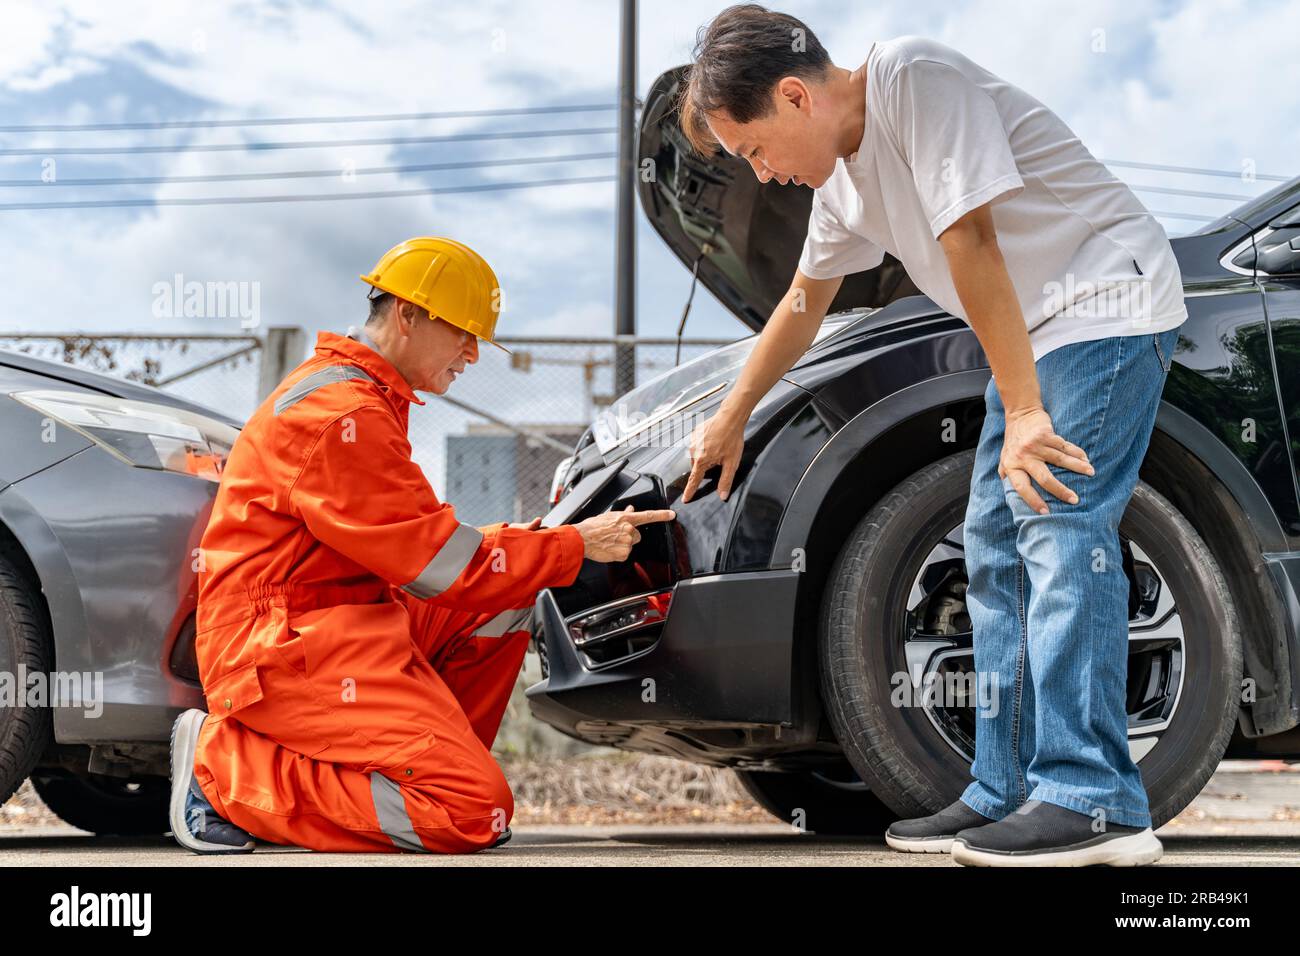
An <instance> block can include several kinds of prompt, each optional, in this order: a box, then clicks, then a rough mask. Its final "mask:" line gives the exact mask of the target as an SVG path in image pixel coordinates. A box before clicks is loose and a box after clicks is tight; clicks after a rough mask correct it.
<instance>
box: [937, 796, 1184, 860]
mask: <svg viewBox="0 0 1300 956" xmlns="http://www.w3.org/2000/svg"><path fill="white" fill-rule="evenodd" d="M1097 824H1098V821H1097V820H1095V819H1094V818H1093V817H1092V816H1091V815H1090V814H1087V813H1082V812H1080V811H1078V810H1071V809H1069V808H1068V807H1059V806H1057V805H1056V804H1054V803H1044V802H1042V801H1040V800H1027V801H1025V803H1023V804H1022V805H1021V806H1020V808H1019V809H1018V810H1016V812H1015V813H1010V814H1008V815H1007V816H1005V817H1003V818H1002V819H1001V820H999V821H998V822H997V823H996V824H995V825H993V826H984V827H979V828H978V829H971V830H963V831H962V832H961V833H958V834H957V835H956V836H955V837H954V838H953V843H952V859H953V862H954V863H960V864H961V865H962V866H1098V865H1105V866H1145V865H1146V864H1148V863H1154V862H1156V860H1158V859H1160V857H1161V855H1163V853H1164V846H1163V845H1162V844H1161V843H1160V839H1159V838H1158V837H1157V836H1156V835H1155V833H1154V832H1153V831H1152V829H1151V828H1150V827H1130V826H1125V825H1124V824H1120V823H1107V824H1105V825H1104V826H1103V827H1102V828H1101V829H1097Z"/></svg>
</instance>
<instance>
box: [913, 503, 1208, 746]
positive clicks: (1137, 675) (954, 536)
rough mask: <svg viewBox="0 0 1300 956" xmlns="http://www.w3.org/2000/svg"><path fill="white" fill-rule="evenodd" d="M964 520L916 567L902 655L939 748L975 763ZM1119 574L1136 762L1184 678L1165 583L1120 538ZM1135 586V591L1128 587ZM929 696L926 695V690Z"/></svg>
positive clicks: (1166, 719)
mask: <svg viewBox="0 0 1300 956" xmlns="http://www.w3.org/2000/svg"><path fill="white" fill-rule="evenodd" d="M963 530H964V522H963V523H961V524H958V525H956V526H955V527H954V528H953V529H952V530H951V531H949V532H948V533H947V534H945V535H944V536H943V537H942V538H941V539H940V540H939V541H938V542H936V543H935V544H934V545H933V546H932V547H931V549H930V551H929V553H928V554H927V555H926V557H925V559H924V560H923V561H922V562H921V566H920V569H919V570H918V571H917V573H916V576H915V578H914V579H913V581H912V585H911V589H910V590H909V592H908V596H907V604H906V612H905V614H904V623H903V635H902V638H903V656H904V661H905V663H906V667H907V674H906V677H905V679H906V680H907V681H908V682H909V683H910V685H911V687H910V690H911V692H912V696H913V699H914V700H918V701H920V702H921V710H922V712H923V713H924V714H925V716H926V719H927V721H928V722H929V724H930V725H931V727H933V729H934V730H935V731H936V732H937V733H938V734H939V736H940V737H941V738H942V739H943V741H944V743H945V744H946V745H947V746H948V747H949V748H951V749H952V750H953V751H954V752H956V753H957V754H958V755H959V756H960V757H961V758H962V759H963V760H965V761H966V762H967V763H968V764H969V763H971V762H973V760H974V758H975V736H974V734H975V721H976V716H975V707H974V706H973V704H974V703H975V702H973V701H971V700H970V695H969V693H966V691H969V690H971V689H972V685H973V689H975V690H976V692H978V688H979V682H978V679H977V675H975V676H972V675H973V672H974V645H973V642H972V634H971V625H970V618H969V615H968V614H966V610H965V585H966V569H965V545H964V539H963ZM1120 546H1121V550H1122V551H1123V552H1124V563H1125V567H1126V570H1128V569H1130V568H1131V571H1132V577H1131V578H1130V592H1131V593H1130V606H1132V604H1133V603H1134V602H1133V596H1134V594H1133V592H1136V598H1137V600H1136V604H1137V609H1136V611H1135V612H1134V613H1132V614H1131V615H1130V617H1129V645H1128V646H1129V658H1128V683H1127V689H1126V693H1125V704H1126V709H1127V712H1128V745H1129V754H1130V755H1131V756H1132V758H1133V760H1134V762H1140V761H1141V760H1142V759H1144V758H1145V757H1146V756H1147V755H1149V754H1150V753H1151V751H1152V750H1154V749H1155V748H1156V746H1157V745H1158V744H1159V742H1160V739H1161V737H1162V736H1163V735H1164V733H1165V732H1166V731H1167V730H1168V728H1169V726H1170V725H1171V723H1172V722H1173V719H1174V715H1175V714H1176V713H1177V711H1178V706H1179V702H1180V700H1181V697H1182V684H1183V677H1184V674H1185V673H1186V659H1185V655H1186V641H1185V636H1184V633H1183V622H1182V617H1181V615H1180V614H1179V611H1178V606H1177V603H1176V601H1175V600H1174V595H1173V593H1172V590H1171V589H1170V587H1169V585H1168V583H1167V580H1166V577H1165V576H1164V575H1163V574H1162V573H1161V572H1160V569H1159V568H1158V567H1157V566H1156V564H1155V562H1154V561H1152V560H1151V559H1150V557H1149V556H1148V555H1147V553H1146V552H1145V551H1144V550H1143V549H1142V548H1141V546H1140V545H1138V544H1137V543H1136V542H1134V541H1131V540H1130V539H1128V538H1127V537H1125V536H1124V535H1122V534H1121V535H1120ZM1134 582H1135V583H1136V587H1135V586H1134ZM928 691H929V692H928Z"/></svg>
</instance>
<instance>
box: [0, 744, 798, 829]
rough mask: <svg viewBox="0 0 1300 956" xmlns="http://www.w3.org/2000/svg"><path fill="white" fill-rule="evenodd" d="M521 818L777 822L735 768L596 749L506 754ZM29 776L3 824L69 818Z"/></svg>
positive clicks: (0, 811)
mask: <svg viewBox="0 0 1300 956" xmlns="http://www.w3.org/2000/svg"><path fill="white" fill-rule="evenodd" d="M502 767H503V768H504V770H505V773H506V779H507V780H509V781H510V786H511V789H512V790H514V794H515V817H514V818H515V820H516V821H517V822H519V823H533V824H543V823H567V824H588V823H589V824H601V823H604V824H625V823H632V824H639V823H645V824H652V823H772V822H774V818H773V817H772V816H770V815H769V814H768V813H767V812H766V811H764V810H762V809H761V808H760V807H758V805H756V804H755V803H754V801H753V799H752V798H751V797H750V796H749V794H748V793H746V792H745V791H744V789H743V788H742V787H741V786H740V784H739V783H738V782H737V780H736V778H735V776H733V775H732V773H731V771H729V770H718V769H715V768H712V767H700V766H696V765H695V764H689V763H686V762H685V761H681V760H672V759H670V758H668V757H651V756H639V755H635V754H623V753H612V754H606V753H593V754H584V755H578V756H572V757H549V758H537V757H533V758H523V757H508V756H507V757H503V758H502ZM62 825H63V824H62V821H60V820H59V818H58V817H56V816H55V815H54V814H53V813H51V812H50V811H49V809H47V808H46V806H45V804H44V803H42V802H41V798H40V797H38V796H37V795H36V791H35V790H34V789H32V785H31V782H30V781H28V782H25V783H24V784H23V785H22V786H21V787H20V788H19V789H18V792H17V793H15V794H14V795H13V797H12V798H11V799H10V800H9V801H8V802H7V803H5V804H4V805H2V806H0V829H6V828H17V827H23V828H26V827H46V826H62Z"/></svg>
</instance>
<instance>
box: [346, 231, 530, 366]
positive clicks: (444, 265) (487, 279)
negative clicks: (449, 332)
mask: <svg viewBox="0 0 1300 956" xmlns="http://www.w3.org/2000/svg"><path fill="white" fill-rule="evenodd" d="M361 280H362V281H363V282H368V283H369V284H370V285H372V286H374V287H375V288H376V289H379V290H380V291H381V292H391V293H392V294H393V295H395V296H397V297H398V298H399V299H406V300H407V301H408V302H414V303H415V304H416V305H418V306H419V307H420V308H422V309H424V310H426V311H427V312H428V313H429V317H430V318H439V319H443V320H445V321H447V322H450V323H451V324H452V325H454V326H456V328H458V329H464V330H465V331H466V332H471V333H473V334H474V335H476V336H478V337H479V338H480V339H485V340H486V341H488V342H491V343H492V344H493V345H495V346H496V347H497V348H499V349H501V351H503V352H509V351H510V350H509V349H508V348H506V347H505V346H504V345H500V344H498V343H497V342H496V341H495V340H494V339H493V337H492V336H493V334H494V333H495V332H496V326H497V315H499V314H500V311H501V291H500V286H499V285H498V284H497V277H496V273H494V272H493V271H492V267H491V266H489V265H488V264H487V262H486V260H484V258H483V257H482V256H480V255H479V254H478V253H477V252H475V251H474V250H473V249H471V248H470V247H469V246H467V245H465V244H464V243H463V242H457V241H456V240H455V239H446V238H443V237H438V236H419V237H417V238H415V239H407V240H406V241H405V242H403V243H399V244H398V245H396V246H393V248H391V249H389V250H388V251H387V252H385V253H384V254H383V256H382V257H381V258H380V260H379V262H377V263H376V264H375V267H374V268H373V269H371V270H370V273H369V274H368V275H363V276H361Z"/></svg>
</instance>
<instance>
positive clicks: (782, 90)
mask: <svg viewBox="0 0 1300 956" xmlns="http://www.w3.org/2000/svg"><path fill="white" fill-rule="evenodd" d="M776 93H777V97H778V98H779V99H783V100H785V101H786V102H787V103H789V104H790V105H791V106H793V107H794V108H795V109H797V110H803V111H809V110H811V109H812V93H811V92H810V91H809V89H808V85H807V84H806V83H804V81H803V80H801V79H799V77H797V76H783V77H781V79H780V81H778V82H777V84H776Z"/></svg>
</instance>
